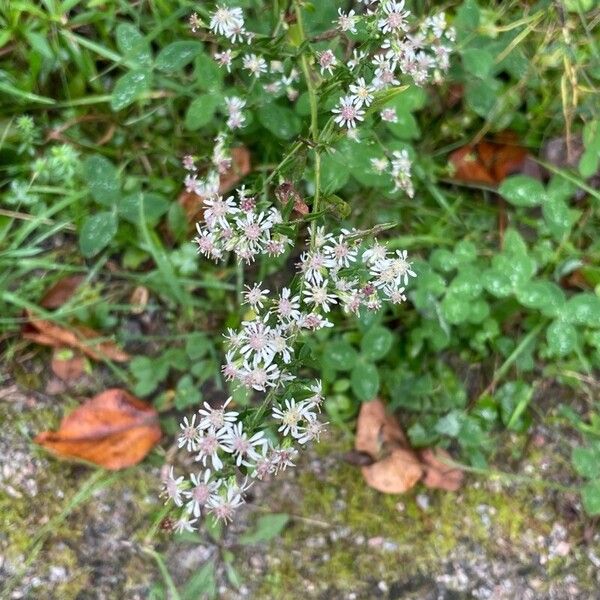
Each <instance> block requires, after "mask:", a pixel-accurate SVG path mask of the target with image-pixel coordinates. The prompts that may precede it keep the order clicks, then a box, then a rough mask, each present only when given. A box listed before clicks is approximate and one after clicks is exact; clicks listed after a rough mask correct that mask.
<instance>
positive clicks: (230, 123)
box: [227, 112, 246, 130]
mask: <svg viewBox="0 0 600 600" xmlns="http://www.w3.org/2000/svg"><path fill="white" fill-rule="evenodd" d="M245 123H246V115H244V114H243V113H241V112H238V113H232V114H231V115H229V118H228V119H227V127H229V129H232V130H233V129H240V128H242V127H243V126H244V125H245Z"/></svg>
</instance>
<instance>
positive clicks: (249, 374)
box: [239, 361, 281, 392]
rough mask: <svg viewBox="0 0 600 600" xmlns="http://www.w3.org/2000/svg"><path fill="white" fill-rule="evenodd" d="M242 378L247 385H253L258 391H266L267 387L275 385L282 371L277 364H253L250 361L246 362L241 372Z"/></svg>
mask: <svg viewBox="0 0 600 600" xmlns="http://www.w3.org/2000/svg"><path fill="white" fill-rule="evenodd" d="M239 376H240V379H241V380H242V381H243V383H244V385H245V386H246V387H251V388H253V389H255V390H256V391H257V392H264V391H265V390H266V388H267V387H275V385H276V384H277V382H278V380H279V378H280V376H281V371H280V370H279V367H278V366H277V365H276V364H270V365H269V366H268V367H267V366H260V365H256V364H254V365H251V364H250V363H249V362H248V361H245V362H244V365H243V367H242V368H241V369H240V373H239Z"/></svg>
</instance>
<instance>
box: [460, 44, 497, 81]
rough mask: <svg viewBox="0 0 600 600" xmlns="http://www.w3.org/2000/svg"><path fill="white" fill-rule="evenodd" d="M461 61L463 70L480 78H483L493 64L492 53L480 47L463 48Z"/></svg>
mask: <svg viewBox="0 0 600 600" xmlns="http://www.w3.org/2000/svg"><path fill="white" fill-rule="evenodd" d="M462 61H463V66H464V67H465V71H467V73H470V74H471V75H474V76H475V77H479V78H480V79H485V78H486V77H487V76H488V75H489V74H490V72H491V70H492V67H493V66H494V56H493V55H492V53H491V52H489V51H487V50H483V49H481V48H466V49H465V50H463V52H462Z"/></svg>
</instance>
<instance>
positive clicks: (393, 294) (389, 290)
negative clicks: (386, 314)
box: [383, 285, 406, 304]
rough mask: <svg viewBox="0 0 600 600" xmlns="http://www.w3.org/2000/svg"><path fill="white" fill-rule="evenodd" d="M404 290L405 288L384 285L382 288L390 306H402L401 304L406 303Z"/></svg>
mask: <svg viewBox="0 0 600 600" xmlns="http://www.w3.org/2000/svg"><path fill="white" fill-rule="evenodd" d="M404 289H405V288H403V287H395V286H391V285H386V286H384V287H383V293H384V294H385V295H386V299H387V300H389V301H390V302H391V303H392V304H402V302H406V296H405V295H404Z"/></svg>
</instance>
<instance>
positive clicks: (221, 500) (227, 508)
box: [207, 486, 244, 523]
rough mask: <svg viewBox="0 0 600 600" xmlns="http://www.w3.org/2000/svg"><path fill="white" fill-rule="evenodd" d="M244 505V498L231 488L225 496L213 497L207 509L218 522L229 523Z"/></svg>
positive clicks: (226, 490) (226, 491)
mask: <svg viewBox="0 0 600 600" xmlns="http://www.w3.org/2000/svg"><path fill="white" fill-rule="evenodd" d="M242 504H244V500H243V498H242V496H241V495H240V494H239V492H238V491H237V489H236V488H234V487H231V486H230V487H227V488H226V489H225V494H215V495H214V496H212V497H211V498H210V500H209V501H208V503H207V509H208V511H209V512H210V513H211V514H212V515H213V516H214V517H215V519H216V520H217V521H223V522H224V523H228V522H230V521H231V520H232V519H233V515H234V514H235V511H236V510H237V509H238V508H239V507H240V506H241V505H242Z"/></svg>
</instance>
